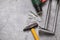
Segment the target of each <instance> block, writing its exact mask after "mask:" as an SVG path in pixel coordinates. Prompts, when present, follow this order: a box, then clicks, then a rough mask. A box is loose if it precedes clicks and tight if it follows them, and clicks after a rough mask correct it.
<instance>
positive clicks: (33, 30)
mask: <svg viewBox="0 0 60 40" xmlns="http://www.w3.org/2000/svg"><path fill="white" fill-rule="evenodd" d="M37 27H38V24H37V23H33V24H31V25H29V26H27V27H26V28H24V29H23V31H28V30H30V31H31V33H32V35H33V37H34V39H35V40H39V37H38V35H37V33H36V31H35V28H37Z"/></svg>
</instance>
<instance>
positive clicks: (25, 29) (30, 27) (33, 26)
mask: <svg viewBox="0 0 60 40" xmlns="http://www.w3.org/2000/svg"><path fill="white" fill-rule="evenodd" d="M36 27H38V24H37V23H33V24H31V25H29V26H27V27H26V28H24V29H23V31H28V30H31V29H32V28H36Z"/></svg>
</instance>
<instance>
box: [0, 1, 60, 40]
mask: <svg viewBox="0 0 60 40" xmlns="http://www.w3.org/2000/svg"><path fill="white" fill-rule="evenodd" d="M47 3H48V2H47ZM47 3H46V5H45V6H44V7H43V10H45V11H44V12H43V13H44V14H43V17H42V20H43V22H42V23H40V24H41V26H42V27H43V26H44V19H45V15H46V13H45V12H46V9H47ZM29 11H33V12H35V9H34V8H33V6H32V3H31V0H0V40H34V38H33V36H32V34H31V32H23V29H24V28H25V26H26V25H27V22H28V21H27V20H28V17H29V16H28V15H27V14H28V13H30V12H29ZM35 13H36V12H35ZM36 31H37V34H38V35H39V33H38V28H37V29H36ZM39 37H40V40H60V13H59V15H58V22H57V28H56V34H55V36H47V35H42V36H41V35H39Z"/></svg>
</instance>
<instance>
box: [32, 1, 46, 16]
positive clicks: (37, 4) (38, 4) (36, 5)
mask: <svg viewBox="0 0 60 40" xmlns="http://www.w3.org/2000/svg"><path fill="white" fill-rule="evenodd" d="M31 1H32V4H33V6H34V8H35V10H36V12H37V14H38V15H39V16H41V15H42V6H43V5H44V4H45V2H46V1H47V0H31Z"/></svg>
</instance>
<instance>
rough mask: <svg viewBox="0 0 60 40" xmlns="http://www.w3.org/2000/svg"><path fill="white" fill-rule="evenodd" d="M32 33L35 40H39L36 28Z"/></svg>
mask: <svg viewBox="0 0 60 40" xmlns="http://www.w3.org/2000/svg"><path fill="white" fill-rule="evenodd" d="M31 33H32V35H33V37H34V39H35V40H39V37H38V35H37V33H36V31H35V29H34V28H32V29H31Z"/></svg>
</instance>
